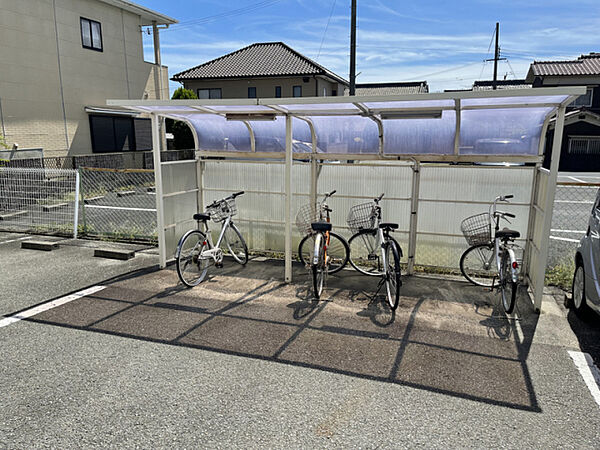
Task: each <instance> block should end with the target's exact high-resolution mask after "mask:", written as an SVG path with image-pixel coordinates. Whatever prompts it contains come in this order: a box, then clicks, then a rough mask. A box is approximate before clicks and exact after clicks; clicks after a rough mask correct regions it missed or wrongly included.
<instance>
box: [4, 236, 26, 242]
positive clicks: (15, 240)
mask: <svg viewBox="0 0 600 450" xmlns="http://www.w3.org/2000/svg"><path fill="white" fill-rule="evenodd" d="M25 239H31V236H25V237H22V238H18V239H11V240H10V241H2V242H0V244H10V243H11V242H17V241H24V240H25Z"/></svg>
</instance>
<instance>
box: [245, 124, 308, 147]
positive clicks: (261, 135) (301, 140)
mask: <svg viewBox="0 0 600 450" xmlns="http://www.w3.org/2000/svg"><path fill="white" fill-rule="evenodd" d="M249 123H250V126H251V127H252V130H253V131H254V140H255V145H256V151H257V152H285V118H284V117H277V118H276V119H275V120H273V121H270V120H269V121H250V122H249ZM292 144H293V151H294V152H296V153H307V152H308V153H309V152H312V138H311V135H310V128H309V126H308V124H307V123H306V122H305V121H303V120H300V119H296V118H292Z"/></svg>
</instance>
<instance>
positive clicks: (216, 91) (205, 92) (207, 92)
mask: <svg viewBox="0 0 600 450" xmlns="http://www.w3.org/2000/svg"><path fill="white" fill-rule="evenodd" d="M221 96H222V93H221V88H212V89H198V98H200V99H212V98H222V97H221Z"/></svg>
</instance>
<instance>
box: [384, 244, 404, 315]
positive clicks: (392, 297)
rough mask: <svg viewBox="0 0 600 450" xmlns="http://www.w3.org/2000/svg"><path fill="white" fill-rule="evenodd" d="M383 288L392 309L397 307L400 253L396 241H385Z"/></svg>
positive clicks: (399, 281) (400, 283)
mask: <svg viewBox="0 0 600 450" xmlns="http://www.w3.org/2000/svg"><path fill="white" fill-rule="evenodd" d="M385 259H386V262H387V264H386V266H387V267H386V268H385V275H384V276H385V288H386V291H387V300H388V304H389V305H390V308H391V309H392V311H394V310H395V309H396V308H397V307H398V300H399V299H400V286H402V281H401V280H400V255H399V254H398V247H397V243H396V242H394V241H391V240H390V241H387V242H386V244H385Z"/></svg>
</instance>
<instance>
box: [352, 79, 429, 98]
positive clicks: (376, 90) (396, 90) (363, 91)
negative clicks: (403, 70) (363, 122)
mask: <svg viewBox="0 0 600 450" xmlns="http://www.w3.org/2000/svg"><path fill="white" fill-rule="evenodd" d="M428 92H429V86H428V85H427V81H410V82H406V83H360V84H357V85H356V95H363V96H364V95H403V94H427V93H428ZM347 94H348V93H346V95H347Z"/></svg>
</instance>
